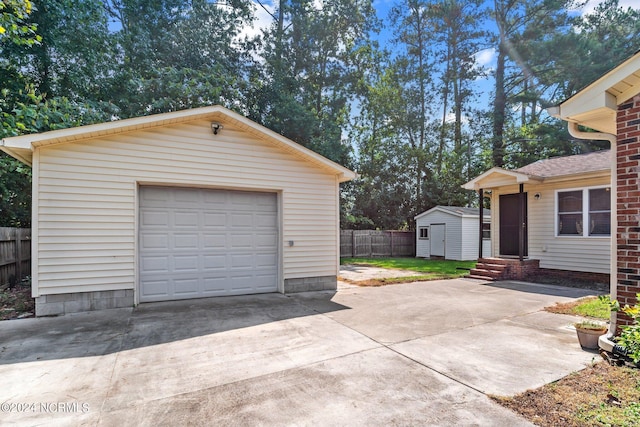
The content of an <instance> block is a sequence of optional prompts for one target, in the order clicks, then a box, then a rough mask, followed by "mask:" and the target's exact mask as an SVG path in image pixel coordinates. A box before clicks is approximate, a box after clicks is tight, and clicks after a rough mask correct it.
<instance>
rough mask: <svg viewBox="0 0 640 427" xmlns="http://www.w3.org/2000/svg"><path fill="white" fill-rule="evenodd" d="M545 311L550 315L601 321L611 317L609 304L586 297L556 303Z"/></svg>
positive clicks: (596, 298) (595, 298)
mask: <svg viewBox="0 0 640 427" xmlns="http://www.w3.org/2000/svg"><path fill="white" fill-rule="evenodd" d="M545 310H546V311H548V312H551V313H558V314H572V315H576V316H584V317H592V318H594V319H602V320H609V317H610V316H611V309H610V308H609V304H607V303H606V302H603V301H600V299H599V298H598V297H586V298H580V299H579V300H577V301H572V302H567V303H557V304H556V305H554V306H552V307H545Z"/></svg>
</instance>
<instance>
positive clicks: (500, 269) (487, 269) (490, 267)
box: [466, 258, 540, 282]
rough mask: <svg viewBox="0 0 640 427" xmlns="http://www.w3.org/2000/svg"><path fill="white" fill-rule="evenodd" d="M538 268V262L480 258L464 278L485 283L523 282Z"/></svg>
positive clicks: (534, 260) (532, 260) (533, 260)
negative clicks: (484, 281) (485, 281)
mask: <svg viewBox="0 0 640 427" xmlns="http://www.w3.org/2000/svg"><path fill="white" fill-rule="evenodd" d="M539 268H540V260H537V259H525V260H523V261H520V260H518V259H508V258H480V259H478V263H477V264H476V267H475V268H472V269H471V271H470V272H469V274H468V275H467V276H466V277H468V278H470V279H480V280H487V281H492V282H493V281H496V280H523V279H525V277H526V276H527V275H529V274H532V273H535V272H536V271H537V270H538V269H539Z"/></svg>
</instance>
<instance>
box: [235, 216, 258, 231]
mask: <svg viewBox="0 0 640 427" xmlns="http://www.w3.org/2000/svg"><path fill="white" fill-rule="evenodd" d="M252 226H253V215H252V214H250V213H234V214H231V227H241V228H243V229H244V228H249V227H252Z"/></svg>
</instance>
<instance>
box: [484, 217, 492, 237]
mask: <svg viewBox="0 0 640 427" xmlns="http://www.w3.org/2000/svg"><path fill="white" fill-rule="evenodd" d="M484 224H489V230H488V231H489V237H484V232H485V229H484V227H483V228H482V240H491V237H493V236H492V235H493V233H492V227H491V221H485V222H483V223H482V225H484Z"/></svg>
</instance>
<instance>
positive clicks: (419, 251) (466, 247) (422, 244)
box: [416, 209, 491, 261]
mask: <svg viewBox="0 0 640 427" xmlns="http://www.w3.org/2000/svg"><path fill="white" fill-rule="evenodd" d="M478 221H479V218H478V217H477V216H460V215H455V214H453V213H448V212H443V211H441V210H437V209H436V210H433V211H432V212H429V213H427V214H425V215H423V216H421V217H419V218H417V219H416V228H417V229H418V232H417V233H416V257H418V258H429V257H430V256H431V241H430V239H420V235H419V230H420V228H421V227H429V226H431V225H432V224H445V225H446V227H445V233H446V236H445V258H446V259H452V260H464V261H467V260H468V261H470V260H476V259H478V240H479V239H478V233H479V231H478ZM485 221H489V218H487V217H486V216H485ZM431 231H432V230H429V232H430V233H431ZM482 250H483V254H484V255H485V256H489V255H490V253H491V241H488V240H487V241H485V242H483V246H482Z"/></svg>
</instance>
